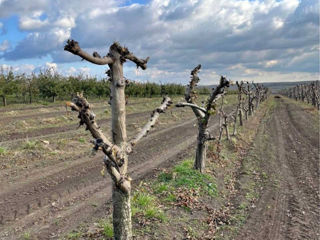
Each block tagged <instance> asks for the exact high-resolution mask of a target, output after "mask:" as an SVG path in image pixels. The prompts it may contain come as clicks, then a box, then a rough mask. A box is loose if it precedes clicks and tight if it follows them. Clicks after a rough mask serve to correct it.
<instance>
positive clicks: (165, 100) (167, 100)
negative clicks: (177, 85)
mask: <svg viewBox="0 0 320 240" xmlns="http://www.w3.org/2000/svg"><path fill="white" fill-rule="evenodd" d="M171 104H172V101H171V99H170V98H169V97H164V98H163V100H162V103H161V105H160V106H159V107H158V108H156V109H155V110H154V111H153V112H152V114H151V118H150V120H149V122H147V123H146V125H144V127H143V128H142V130H141V131H140V132H139V133H138V134H137V135H136V136H135V137H134V138H133V139H132V140H131V141H130V144H131V146H134V145H136V144H137V142H138V141H139V140H140V139H141V138H143V137H144V136H146V135H147V133H148V132H149V131H150V129H151V128H152V127H153V126H154V124H155V123H156V121H157V120H158V118H159V116H160V113H163V112H164V111H165V110H166V109H167V108H168V107H169V106H170V105H171Z"/></svg>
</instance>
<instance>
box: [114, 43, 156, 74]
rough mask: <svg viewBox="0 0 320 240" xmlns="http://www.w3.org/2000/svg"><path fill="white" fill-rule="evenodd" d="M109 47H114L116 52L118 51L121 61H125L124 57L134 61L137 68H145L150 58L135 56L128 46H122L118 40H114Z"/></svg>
mask: <svg viewBox="0 0 320 240" xmlns="http://www.w3.org/2000/svg"><path fill="white" fill-rule="evenodd" d="M110 49H115V50H116V51H117V52H119V53H120V55H121V57H122V61H125V59H127V60H130V61H132V62H134V63H135V64H136V65H137V68H138V67H140V68H141V69H142V70H146V69H147V63H148V61H149V59H150V58H149V57H147V58H146V59H140V58H137V57H136V56H135V55H134V54H133V53H131V52H130V51H129V49H128V48H126V47H122V46H121V45H120V44H119V43H118V42H114V43H113V44H112V45H111V47H110Z"/></svg>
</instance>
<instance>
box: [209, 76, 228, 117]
mask: <svg viewBox="0 0 320 240" xmlns="http://www.w3.org/2000/svg"><path fill="white" fill-rule="evenodd" d="M229 86H230V82H229V81H228V80H227V79H226V78H225V77H223V76H221V78H220V83H219V85H218V86H217V87H216V88H215V89H214V90H213V91H212V92H211V94H210V96H209V98H208V100H207V106H206V110H207V112H208V111H210V109H211V108H212V106H213V105H212V104H213V103H215V102H216V101H217V100H218V99H219V98H220V97H221V96H222V95H223V94H224V91H225V88H226V87H229Z"/></svg>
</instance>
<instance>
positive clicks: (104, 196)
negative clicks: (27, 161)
mask: <svg viewBox="0 0 320 240" xmlns="http://www.w3.org/2000/svg"><path fill="white" fill-rule="evenodd" d="M226 109H227V110H228V108H226ZM190 113H191V111H190ZM141 115H144V116H145V117H146V118H147V117H148V116H147V115H149V114H146V113H137V114H130V115H128V116H127V118H128V121H131V119H132V118H137V119H138V118H139V117H141ZM217 122H218V121H217V117H214V118H212V123H214V124H212V127H211V130H214V129H215V130H216V129H217V128H218V124H217ZM195 123H196V119H195V118H194V115H192V113H191V114H190V117H188V118H184V119H180V120H179V121H177V122H176V123H174V124H173V125H170V126H168V127H167V128H164V129H162V130H153V131H152V132H151V133H150V135H148V137H146V138H144V139H143V140H142V141H141V142H139V144H137V146H136V148H135V150H134V152H133V153H132V154H131V155H130V164H129V165H130V166H129V169H130V173H129V174H130V176H131V177H132V178H133V179H135V180H136V181H138V180H139V179H142V178H143V177H144V176H146V175H148V174H150V173H152V172H153V170H154V169H156V168H158V167H161V166H168V165H172V164H174V163H175V162H176V161H177V160H178V159H181V158H185V157H186V156H187V155H189V154H190V152H191V151H192V152H193V151H194V147H193V145H194V142H195V141H196V132H197V130H196V127H195V126H194V125H195ZM72 127H73V129H74V128H75V127H76V126H75V125H74V126H68V127H67V128H60V129H56V130H55V131H56V132H61V131H70V130H71V129H72ZM49 132H51V130H49V129H45V130H44V131H39V132H38V131H36V134H35V136H36V135H44V134H45V135H46V134H48V133H49ZM16 137H17V136H16ZM21 137H22V136H19V138H21ZM7 138H9V139H10V140H12V138H13V139H14V137H13V136H10V137H9V136H7ZM17 138H18V137H17ZM102 158H103V156H102V155H100V154H98V155H96V156H94V157H91V158H90V157H87V156H85V157H83V158H79V159H78V160H76V161H71V162H68V163H65V162H61V163H58V164H55V165H54V166H49V167H46V168H44V169H43V170H42V171H41V172H39V170H37V171H34V172H32V171H33V170H32V169H31V170H30V172H28V173H27V174H25V175H23V176H21V177H19V178H18V179H15V180H14V182H13V183H12V182H10V183H8V184H7V183H5V182H2V183H1V184H0V186H2V191H1V192H0V239H18V238H19V236H21V235H22V234H23V233H25V232H28V233H29V232H30V233H31V235H32V237H35V238H36V239H41V240H42V239H57V238H59V236H61V235H63V234H65V233H66V232H68V231H70V230H72V229H73V228H75V227H77V226H78V225H79V224H80V223H82V222H85V221H86V220H88V219H91V218H93V217H96V216H100V214H101V212H105V207H106V203H107V201H109V200H110V197H111V180H110V179H109V176H108V175H107V174H106V177H105V178H103V177H102V176H101V174H100V171H101V170H102V169H103V164H102ZM8 182H9V180H8Z"/></svg>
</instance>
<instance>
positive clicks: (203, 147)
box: [194, 126, 207, 173]
mask: <svg viewBox="0 0 320 240" xmlns="http://www.w3.org/2000/svg"><path fill="white" fill-rule="evenodd" d="M199 128H200V129H199V133H198V139H197V150H196V159H195V162H194V168H195V169H197V170H199V171H200V172H201V173H203V172H204V169H205V165H206V157H207V141H206V134H205V132H206V129H207V126H200V127H199Z"/></svg>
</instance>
